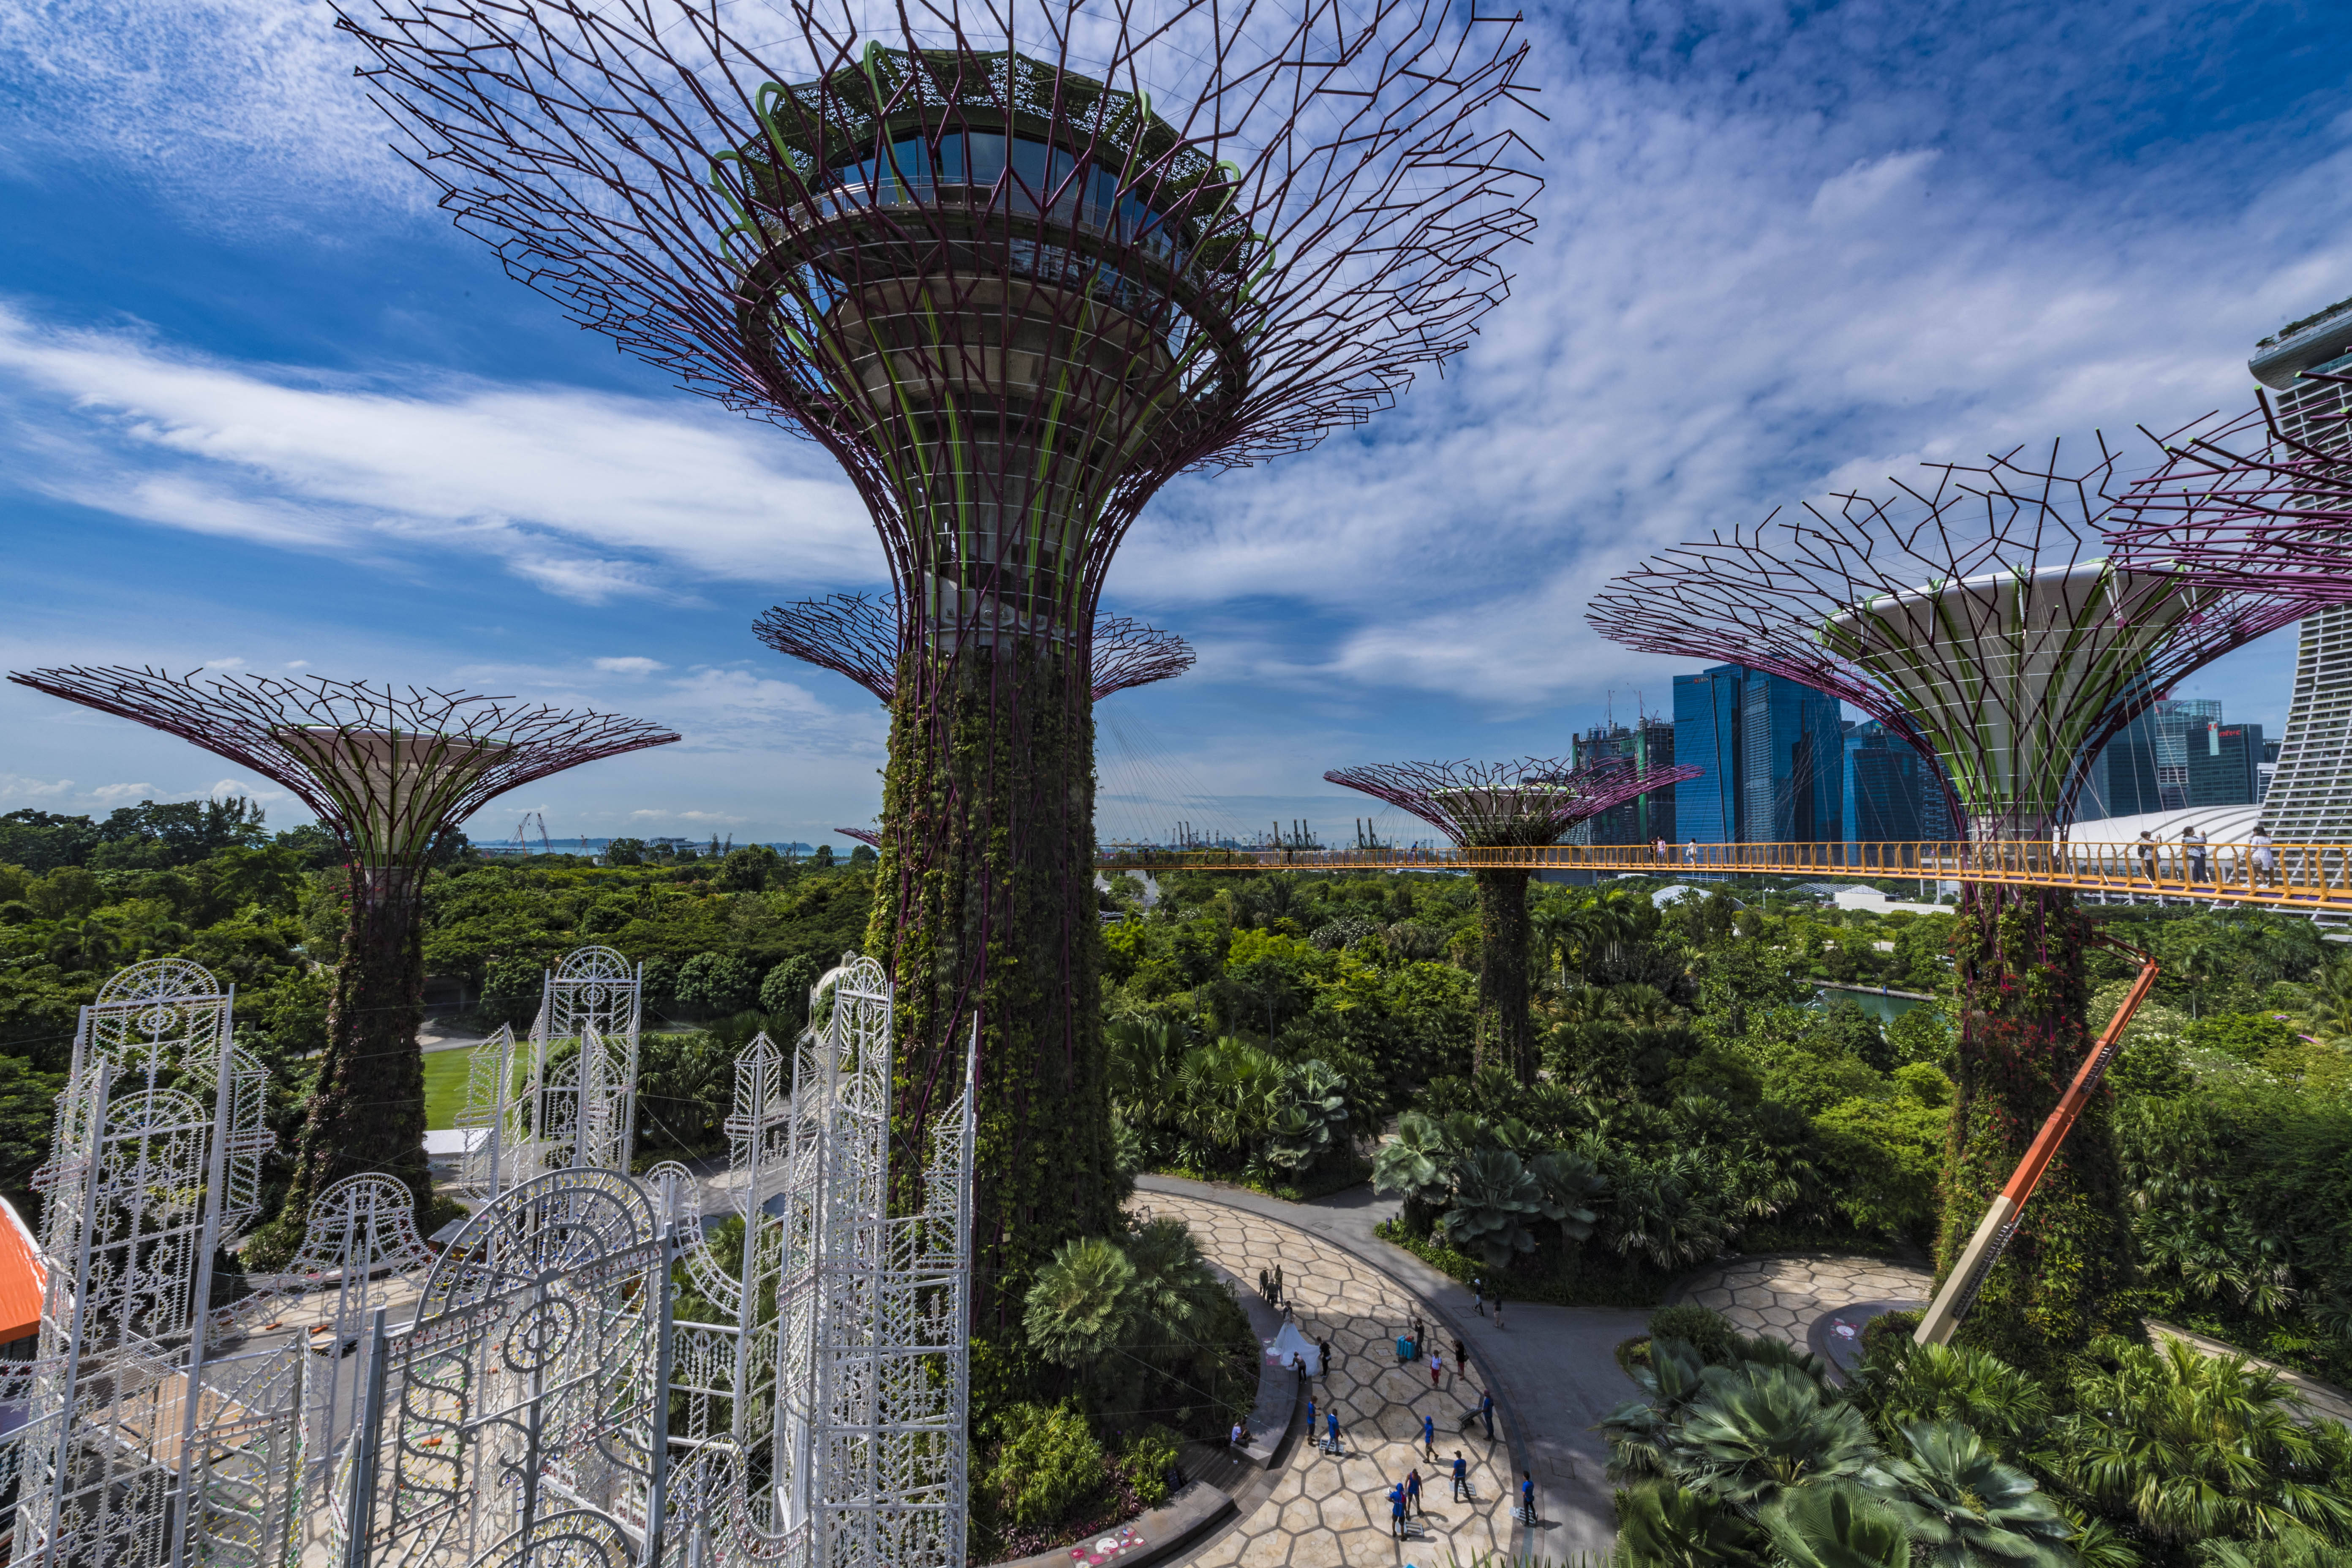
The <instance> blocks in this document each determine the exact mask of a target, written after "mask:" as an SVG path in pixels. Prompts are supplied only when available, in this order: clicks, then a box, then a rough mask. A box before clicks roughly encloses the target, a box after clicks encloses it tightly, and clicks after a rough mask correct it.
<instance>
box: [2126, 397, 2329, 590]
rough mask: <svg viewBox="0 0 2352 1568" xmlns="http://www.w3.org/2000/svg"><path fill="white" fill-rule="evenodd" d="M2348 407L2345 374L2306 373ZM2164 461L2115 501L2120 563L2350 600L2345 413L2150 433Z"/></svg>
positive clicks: (2230, 419) (2223, 419)
mask: <svg viewBox="0 0 2352 1568" xmlns="http://www.w3.org/2000/svg"><path fill="white" fill-rule="evenodd" d="M2301 379H2302V381H2303V382H2304V383H2306V384H2310V383H2317V384H2332V385H2334V386H2336V387H2337V388H2340V389H2342V391H2341V392H2340V393H2339V394H2338V395H2339V396H2341V397H2342V398H2343V399H2344V402H2345V404H2346V405H2352V376H2346V375H2330V374H2325V373H2322V372H2317V371H2305V373H2304V374H2303V376H2302V378H2301ZM2157 445H2158V447H2160V448H2161V449H2162V450H2163V453H2164V461H2163V462H2162V463H2161V464H2160V465H2158V468H2156V469H2155V471H2154V472H2152V473H2148V474H2146V475H2143V476H2141V477H2139V478H2138V479H2136V480H2134V481H2133V483H2132V484H2130V485H2129V486H2128V487H2126V489H2124V490H2123V491H2122V493H2121V494H2120V495H2118V496H2117V497H2116V505H2115V508H2114V510H2112V511H2111V512H2110V513H2109V515H2108V518H2107V536H2108V540H2109V542H2110V543H2111V545H2112V546H2113V548H2114V552H2115V556H2116V561H2117V562H2119V563H2124V564H2126V565H2129V566H2132V567H2134V568H2137V569H2139V570H2143V571H2167V572H2176V573H2181V574H2186V575H2188V576H2189V577H2192V578H2194V579H2196V580H2197V581H2198V582H2200V583H2202V584H2208V585H2210V586H2213V587H2220V588H2243V589H2254V590H2262V591H2268V592H2272V593H2278V594H2286V595H2293V596H2294V597H2295V598H2297V599H2299V600H2301V601H2302V602H2303V603H2304V605H2305V608H2309V607H2311V606H2313V605H2340V604H2344V603H2347V602H2352V413H2327V412H2316V411H2312V410H2304V411H2299V412H2298V413H2297V414H2296V415H2295V416H2293V417H2292V418H2290V419H2282V418H2281V417H2280V416H2279V411H2278V410H2277V408H2276V407H2274V406H2273V404H2272V401H2271V399H2270V398H2269V396H2268V395H2263V398H2262V403H2261V405H2260V406H2258V407H2257V408H2255V409H2254V410H2253V411H2252V413H2249V414H2242V415H2238V416H2216V417H2212V418H2209V419H2204V420H2200V421H2199V422H2198V423H2197V424H2195V425H2191V426H2188V427H2186V428H2184V429H2181V430H2176V431H2174V432H2173V433H2172V434H2171V435H2169V436H2166V437H2158V438H2157Z"/></svg>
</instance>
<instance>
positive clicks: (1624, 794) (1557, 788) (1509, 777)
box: [1323, 757, 1700, 1084]
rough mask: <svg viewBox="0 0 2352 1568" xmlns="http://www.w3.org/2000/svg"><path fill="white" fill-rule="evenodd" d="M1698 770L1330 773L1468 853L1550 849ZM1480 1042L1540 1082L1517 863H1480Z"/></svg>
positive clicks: (1540, 764) (1385, 769)
mask: <svg viewBox="0 0 2352 1568" xmlns="http://www.w3.org/2000/svg"><path fill="white" fill-rule="evenodd" d="M1699 772H1700V770H1699V769H1697V768H1694V767H1664V768H1636V767H1635V766H1634V765H1633V763H1632V762H1631V761H1630V760H1628V759H1625V758H1622V757H1608V758H1603V759H1601V761H1598V762H1592V763H1586V764H1584V765H1583V766H1582V767H1578V766H1576V765H1575V764H1574V763H1571V762H1568V761H1564V760H1559V759H1551V760H1547V759H1544V758H1540V757H1525V758H1522V759H1520V760H1519V761H1517V762H1515V763H1469V762H1463V763H1370V764H1367V765H1365V766H1362V767H1354V768H1333V769H1332V770H1331V771H1330V772H1328V773H1325V774H1324V775H1323V776H1324V778H1326V779H1327V780H1328V781H1329V782H1331V783H1332V784H1345V785H1347V786H1348V787H1349V789H1356V790H1361V791H1363V792H1364V793H1365V794H1366V795H1370V796H1372V797H1373V798H1374V799H1376V800H1382V801H1386V802H1387V803H1388V804H1389V805H1393V806H1395V807H1396V808H1397V809H1398V810H1400V811H1404V812H1409V813H1411V814H1412V816H1417V817H1419V818H1421V820H1422V821H1423V822H1426V823H1428V824H1429V825H1430V826H1432V827H1434V828H1436V829H1437V830H1438V831H1439V832H1440V833H1443V834H1444V835H1445V836H1446V837H1448V838H1450V839H1452V840H1453V841H1454V843H1456V844H1458V845H1460V846H1462V847H1464V848H1465V849H1473V850H1475V849H1517V848H1541V847H1546V846H1549V845H1553V844H1557V843H1559V841H1560V838H1561V837H1563V836H1564V835H1565V834H1566V833H1567V832H1568V830H1569V829H1570V828H1571V827H1574V826H1576V825H1577V824H1578V823H1580V822H1587V821H1590V820H1591V819H1592V818H1593V817H1596V816H1600V815H1601V813H1602V812H1604V811H1607V810H1608V809H1609V808H1610V807H1612V806H1613V805H1622V803H1624V802H1626V801H1629V800H1632V799H1633V798H1634V797H1635V796H1637V795H1647V794H1648V793H1649V792H1650V791H1652V790H1654V789H1664V788H1665V787H1666V786H1668V785H1670V784H1679V783H1681V782H1682V781H1683V780H1685V779H1689V778H1696V777H1697V776H1698V774H1699ZM1470 875H1471V878H1472V879H1473V880H1474V881H1475V883H1476V885H1477V888H1478V1045H1479V1047H1480V1054H1481V1056H1482V1057H1486V1056H1488V1055H1489V1053H1491V1058H1490V1059H1493V1060H1496V1061H1500V1062H1501V1063H1503V1064H1504V1065H1506V1066H1507V1067H1508V1068H1510V1069H1511V1071H1512V1072H1513V1073H1515V1074H1516V1075H1517V1077H1518V1079H1519V1081H1520V1082H1521V1083H1528V1084H1531V1083H1533V1082H1535V1080H1536V1066H1537V1063H1536V1039H1535V1030H1534V1028H1533V1026H1532V1025H1531V1024H1530V1022H1529V1020H1528V942H1530V941H1531V940H1532V938H1533V935H1534V932H1533V931H1532V929H1531V928H1530V927H1529V925H1528V877H1529V876H1530V875H1532V873H1531V872H1529V871H1528V870H1527V869H1525V868H1518V867H1510V866H1477V865H1475V864H1474V866H1473V868H1472V870H1471V873H1470Z"/></svg>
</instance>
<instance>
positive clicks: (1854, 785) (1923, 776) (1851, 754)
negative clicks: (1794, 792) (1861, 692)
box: [1843, 719, 1952, 844]
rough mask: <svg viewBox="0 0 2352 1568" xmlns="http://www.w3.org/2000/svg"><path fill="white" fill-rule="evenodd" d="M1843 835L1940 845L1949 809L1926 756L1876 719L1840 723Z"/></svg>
mask: <svg viewBox="0 0 2352 1568" xmlns="http://www.w3.org/2000/svg"><path fill="white" fill-rule="evenodd" d="M1843 793H1844V802H1843V805H1844V812H1845V817H1844V826H1845V831H1844V834H1843V837H1844V838H1845V840H1846V841H1847V842H1848V843H1851V844H1914V843H1918V842H1921V841H1923V840H1924V841H1927V842H1930V843H1939V842H1942V841H1944V840H1946V839H1948V838H1950V837H1952V813H1951V805H1950V803H1949V802H1948V801H1947V800H1946V799H1945V796H1944V786H1943V781H1942V779H1940V778H1939V777H1938V776H1937V773H1936V770H1935V767H1934V765H1933V764H1932V763H1929V762H1928V761H1927V758H1925V757H1923V756H1921V755H1920V754H1919V753H1918V752H1916V750H1914V749H1913V748H1912V747H1911V746H1909V745H1907V744H1906V743H1905V742H1904V741H1903V739H1902V737H1901V736H1899V735H1895V734H1892V733H1890V732H1889V731H1887V728H1886V726H1885V725H1884V724H1881V723H1879V722H1878V721H1876V720H1874V719H1873V720H1865V721H1863V722H1861V723H1853V722H1849V723H1847V724H1846V725H1845V782H1844V790H1843Z"/></svg>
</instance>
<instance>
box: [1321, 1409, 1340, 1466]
mask: <svg viewBox="0 0 2352 1568" xmlns="http://www.w3.org/2000/svg"><path fill="white" fill-rule="evenodd" d="M1323 1419H1324V1421H1325V1422H1326V1423H1327V1428H1326V1429H1327V1430H1328V1431H1329V1433H1330V1434H1331V1446H1330V1447H1329V1448H1328V1449H1327V1450H1325V1451H1326V1452H1328V1453H1332V1454H1336V1453H1338V1452H1339V1406H1338V1405H1333V1406H1331V1408H1330V1409H1328V1410H1326V1411H1325V1412H1323Z"/></svg>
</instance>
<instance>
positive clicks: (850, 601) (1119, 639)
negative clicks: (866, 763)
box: [751, 594, 1199, 708]
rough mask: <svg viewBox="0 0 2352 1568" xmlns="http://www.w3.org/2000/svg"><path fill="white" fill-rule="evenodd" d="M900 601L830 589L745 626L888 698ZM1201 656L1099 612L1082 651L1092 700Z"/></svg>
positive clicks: (902, 634) (903, 637) (1177, 641)
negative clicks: (1085, 660) (1085, 650)
mask: <svg viewBox="0 0 2352 1568" xmlns="http://www.w3.org/2000/svg"><path fill="white" fill-rule="evenodd" d="M898 610H899V605H898V601H897V600H896V599H877V598H876V597H874V596H873V595H869V594H828V595H825V596H824V598H822V599H801V600H798V601H795V602H794V603H793V604H790V605H774V606H772V607H771V608H770V609H769V610H767V611H766V612H765V613H764V614H762V615H761V616H760V618H759V619H758V620H756V621H754V622H752V623H751V634H752V635H753V636H754V637H758V638H759V639H760V640H761V642H763V643H766V644H767V645H768V646H769V647H772V648H774V649H775V650H776V651H777V652H778V653H781V654H788V655H790V656H791V657H792V658H797V659H800V660H802V661H803V663H807V664H814V665H816V666H818V667H819V668H824V669H829V670H831V671H833V672H834V673H835V675H841V676H846V677H848V678H849V679H852V680H854V681H856V682H857V684H858V685H860V686H862V687H864V688H866V690H868V691H871V692H872V693H874V695H875V696H877V697H878V698H880V699H881V700H882V705H883V706H884V707H885V708H887V707H888V706H890V704H891V702H892V700H894V699H895V698H896V697H897V696H898V662H899V658H900V657H901V655H902V653H903V652H904V650H905V648H906V646H907V634H908V631H909V630H910V628H908V626H906V624H905V623H904V621H903V620H902V619H901V618H900V616H899V614H898ZM1198 657H1199V656H1198V655H1196V654H1194V653H1193V651H1192V645H1191V644H1190V643H1187V642H1186V641H1185V640H1184V639H1183V638H1182V637H1179V636H1177V635H1176V634H1175V633H1174V632H1163V631H1161V630H1160V628H1159V627H1157V626H1145V625H1144V624H1143V623H1142V622H1140V621H1138V620H1133V619H1130V618H1129V617H1128V616H1100V615H1098V616H1096V617H1095V622H1094V633H1093V640H1092V642H1091V644H1090V646H1089V647H1088V648H1087V654H1086V659H1087V669H1088V671H1089V672H1090V681H1089V689H1090V693H1091V695H1092V697H1093V700H1095V701H1097V702H1099V701H1101V700H1103V699H1104V698H1106V697H1108V696H1109V695H1110V694H1111V693H1112V692H1114V691H1125V690H1127V689H1129V688H1131V687H1137V686H1149V685H1150V684H1151V683H1152V682H1153V681H1155V680H1172V679H1175V678H1176V677H1177V676H1180V675H1181V674H1183V673H1184V672H1185V671H1186V670H1188V669H1190V668H1192V665H1193V662H1194V660H1195V659H1196V658H1198Z"/></svg>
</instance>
